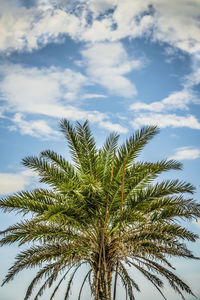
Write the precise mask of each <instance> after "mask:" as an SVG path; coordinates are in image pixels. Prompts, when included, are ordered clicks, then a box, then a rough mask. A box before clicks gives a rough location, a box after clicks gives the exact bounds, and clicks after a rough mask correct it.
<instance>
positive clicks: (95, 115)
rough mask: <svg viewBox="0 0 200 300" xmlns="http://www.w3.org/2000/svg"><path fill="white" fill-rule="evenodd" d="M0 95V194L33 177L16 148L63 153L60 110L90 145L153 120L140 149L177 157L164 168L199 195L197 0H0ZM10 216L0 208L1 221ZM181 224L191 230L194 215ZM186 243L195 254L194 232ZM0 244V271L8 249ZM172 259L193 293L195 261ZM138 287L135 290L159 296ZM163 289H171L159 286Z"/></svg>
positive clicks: (24, 278) (32, 183)
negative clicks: (172, 166)
mask: <svg viewBox="0 0 200 300" xmlns="http://www.w3.org/2000/svg"><path fill="white" fill-rule="evenodd" d="M0 103H1V106H0V134H1V139H0V149H1V161H0V192H1V196H5V195H7V194H10V193H14V192H17V191H20V190H23V189H32V188H34V187H36V186H38V182H37V178H36V176H35V174H33V173H32V172H30V171H29V170H25V169H24V168H23V167H22V166H21V164H20V161H21V159H22V158H23V157H25V156H27V155H38V154H39V152H40V151H41V150H44V149H49V148H50V149H53V150H55V151H57V152H59V153H61V154H64V155H65V156H66V157H67V158H68V159H70V158H69V154H68V151H67V148H66V143H65V141H64V139H63V137H62V135H61V133H60V132H59V128H58V122H59V120H60V118H68V119H69V120H71V121H72V122H73V121H75V120H79V121H84V120H85V119H88V120H89V121H90V124H91V128H92V130H93V132H94V135H95V137H96V141H97V144H98V145H101V144H102V142H103V141H104V139H105V137H106V135H108V134H109V132H110V131H117V132H119V133H120V134H121V141H123V140H125V138H126V137H127V136H129V135H130V134H131V133H132V132H133V131H134V130H136V129H139V128H141V127H142V126H146V125H154V124H156V125H158V126H159V127H160V128H161V132H160V134H159V136H157V137H156V138H155V139H154V140H153V141H152V142H151V143H150V144H149V145H148V146H147V147H146V149H145V150H144V152H143V153H142V155H141V157H140V158H141V159H143V160H149V161H156V160H159V159H163V158H174V159H178V160H180V161H181V162H182V163H183V166H184V168H183V171H181V172H172V173H168V174H166V175H165V178H177V177H178V178H180V179H182V180H185V181H189V182H191V183H192V184H194V185H195V186H196V187H197V192H196V194H195V195H194V198H195V199H197V200H198V201H199V192H200V189H199V184H200V182H199V169H200V143H199V140H200V139H199V136H200V109H199V108H200V2H199V0H176V1H172V0H163V1H159V0H143V1H140V0H134V1H132V0H124V1H120V0H88V1H85V0H82V1H70V0H31V1H22V0H21V1H20V0H1V2H0ZM18 218H19V216H15V215H14V214H13V215H11V214H10V215H8V214H7V215H5V214H2V213H1V216H0V220H1V228H5V227H6V226H8V225H9V224H12V223H14V222H15V221H16V220H17V219H18ZM187 226H188V227H189V228H191V229H192V230H194V231H195V232H199V230H200V223H198V222H195V223H191V224H188V225H187ZM190 248H191V249H193V250H194V252H195V253H196V255H199V251H198V248H199V242H198V243H197V244H196V245H190ZM0 251H1V252H0V254H1V258H3V259H2V261H3V263H2V267H1V274H0V279H2V278H3V276H4V275H5V274H6V271H7V269H8V267H9V265H10V264H11V261H13V259H14V256H15V255H16V253H17V251H18V249H17V247H7V248H2V249H0ZM175 265H176V266H177V272H178V274H179V275H180V276H181V278H183V279H185V281H186V282H188V283H191V286H192V288H193V290H194V292H196V294H197V295H200V290H199V279H200V272H199V270H200V264H199V263H197V262H190V261H182V260H178V261H177V260H176V261H175ZM32 275H33V273H32V272H27V271H26V272H24V273H22V275H20V277H19V278H17V279H16V280H15V281H14V282H12V283H11V284H9V285H7V286H5V287H3V288H1V294H2V295H3V296H2V297H1V299H2V300H12V299H16V300H21V299H22V298H23V295H24V291H25V288H26V286H27V284H28V282H29V280H30V279H31V276H32ZM138 276H139V275H138ZM139 281H142V279H141V278H140V277H139ZM77 284H78V280H77ZM143 284H144V282H143V281H142V285H143ZM145 287H146V289H145V290H144V293H143V294H141V295H139V296H138V299H141V300H144V299H146V297H148V299H150V300H151V299H154V300H158V299H160V296H159V294H157V292H154V291H153V290H152V288H151V287H149V286H148V284H147V283H146V282H145ZM166 294H167V295H169V297H170V299H172V300H176V299H177V295H175V294H174V293H173V294H172V293H171V292H170V289H169V288H168V287H166ZM45 297H47V296H45ZM45 297H44V298H43V299H48V297H47V298H45ZM73 297H74V298H73ZM121 297H123V296H121ZM72 299H76V298H75V294H74V296H73V294H72ZM85 299H88V298H87V295H86V292H85ZM187 300H190V298H187Z"/></svg>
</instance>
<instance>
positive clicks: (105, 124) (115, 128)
mask: <svg viewBox="0 0 200 300" xmlns="http://www.w3.org/2000/svg"><path fill="white" fill-rule="evenodd" d="M99 126H100V127H102V128H105V129H107V130H109V131H111V132H118V133H127V132H128V129H127V128H126V127H124V126H122V125H120V124H118V123H112V122H110V121H101V122H99Z"/></svg>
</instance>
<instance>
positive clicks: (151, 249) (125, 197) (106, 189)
mask: <svg viewBox="0 0 200 300" xmlns="http://www.w3.org/2000/svg"><path fill="white" fill-rule="evenodd" d="M60 128H61V131H62V132H63V134H64V136H65V138H66V140H67V142H68V146H69V149H70V152H71V156H72V160H73V163H72V164H71V163H69V162H68V161H66V160H65V158H64V157H62V156H61V155H58V154H57V153H55V152H54V151H51V150H46V151H42V152H41V153H40V156H39V157H32V156H29V157H26V158H24V159H23V160H22V162H23V165H24V166H26V167H28V168H30V169H32V170H34V171H36V172H37V174H38V176H39V178H40V181H41V182H44V183H47V184H48V185H49V186H50V189H42V188H40V189H35V190H33V191H31V192H28V191H22V192H20V193H17V194H14V195H12V196H8V197H6V198H4V199H1V200H0V207H1V208H2V209H3V210H4V211H5V212H12V211H14V212H17V213H19V212H20V213H22V214H23V215H26V214H28V213H31V214H32V217H31V218H30V217H29V218H27V220H23V221H21V222H19V223H17V224H15V225H13V226H10V227H8V228H7V229H6V230H4V231H2V232H1V234H2V235H3V237H2V239H1V245H5V244H12V243H18V244H19V245H24V244H26V243H30V242H32V246H31V247H30V248H28V249H27V250H23V251H21V252H20V253H19V254H18V255H17V257H16V260H15V262H14V264H13V266H12V267H11V268H10V269H9V272H8V274H7V275H6V277H5V280H4V282H3V284H5V283H7V282H9V281H11V280H12V279H13V278H14V277H15V275H17V274H18V272H20V271H21V270H23V269H26V268H33V267H35V266H40V270H39V271H38V273H37V274H36V277H35V278H34V279H33V281H32V282H31V283H30V285H29V287H28V289H27V292H26V295H25V298H24V300H26V299H29V298H30V296H31V295H32V292H33V289H34V288H35V286H36V285H37V284H38V283H39V282H40V281H41V280H42V279H44V282H43V284H42V286H41V287H40V289H39V291H38V292H37V294H36V296H35V298H34V299H35V300H37V299H39V297H40V296H41V295H42V294H43V292H44V290H45V288H46V287H47V286H51V285H52V284H53V283H54V282H55V281H56V280H58V277H59V278H60V281H57V285H56V286H55V289H54V291H53V294H52V296H51V298H50V299H53V297H54V295H55V294H56V292H57V290H58V288H59V287H60V285H61V284H62V282H63V281H64V280H65V279H66V278H68V285H67V288H66V292H65V296H64V299H65V300H66V299H68V298H69V292H70V288H71V284H72V281H73V279H74V276H75V274H76V272H77V271H78V269H79V267H80V266H82V265H83V264H87V265H88V266H89V269H88V273H87V274H85V277H83V283H82V285H81V286H80V293H79V299H80V298H81V292H82V289H83V286H84V284H85V282H86V281H87V280H88V281H89V284H90V287H91V293H92V295H93V297H94V299H96V300H98V299H99V300H100V299H106V300H107V299H111V287H112V279H113V276H112V275H113V274H116V276H117V275H118V277H119V278H120V279H121V281H122V284H123V287H124V289H125V291H126V295H127V297H128V298H129V299H130V300H134V299H135V292H134V290H136V291H139V290H140V289H139V286H138V284H137V283H136V282H135V281H134V280H133V279H132V278H131V276H130V274H129V271H128V270H129V269H130V268H129V267H133V268H136V269H137V270H139V271H140V272H141V273H142V274H143V275H144V276H145V277H146V278H147V279H148V280H149V281H150V282H151V283H152V284H153V285H154V286H155V288H156V289H157V290H158V291H159V292H160V294H161V295H162V297H163V298H164V299H166V297H165V296H164V294H163V292H162V287H163V281H162V279H161V278H160V276H161V277H164V278H165V279H167V281H168V282H169V284H170V285H171V287H172V288H173V289H174V290H175V291H176V292H177V293H178V294H180V295H181V296H182V298H183V299H185V298H184V292H186V293H189V294H191V295H193V293H192V291H191V289H190V287H189V286H188V285H187V284H185V283H184V282H183V281H182V280H181V279H180V278H178V277H177V276H176V275H175V274H174V272H172V271H171V270H170V269H173V267H172V265H171V264H170V262H169V261H168V259H169V258H170V257H184V258H191V259H197V258H196V257H195V256H194V255H193V254H192V253H191V251H190V250H189V249H188V248H187V246H186V245H185V241H191V242H194V241H196V239H197V238H198V236H197V235H196V234H194V233H193V232H191V231H189V230H188V229H186V228H184V227H183V226H182V223H180V222H179V221H180V220H188V219H193V218H197V217H199V216H200V205H199V204H198V203H196V202H195V201H194V200H193V199H191V198H187V197H184V194H185V193H186V194H193V193H194V191H195V188H194V186H192V185H191V184H189V183H186V182H182V181H179V180H165V181H159V182H157V183H156V182H155V180H156V178H157V177H158V175H160V174H161V173H162V172H166V171H170V170H181V168H182V165H181V164H180V163H179V162H177V161H174V160H162V161H158V162H154V163H150V162H140V161H138V159H137V160H136V158H137V157H138V155H139V154H140V152H141V150H142V149H143V147H144V146H145V145H146V144H147V143H148V142H149V141H150V140H151V139H152V138H153V137H154V136H155V135H156V134H157V133H158V131H159V130H158V128H157V127H154V126H150V127H145V128H142V129H141V130H138V131H137V132H136V133H135V134H133V135H132V136H131V137H130V138H129V139H127V140H126V141H125V143H124V144H122V145H121V146H118V139H119V136H118V135H117V134H115V133H111V134H110V135H109V136H108V138H107V139H106V141H105V143H104V145H103V146H102V147H101V148H100V149H97V148H96V144H95V140H94V137H93V135H92V133H91V131H90V128H89V125H88V122H87V121H86V122H85V123H84V124H83V125H81V124H80V123H79V122H76V124H75V126H72V125H71V123H70V122H69V121H67V120H66V119H63V120H61V122H60ZM69 273H70V274H71V275H70V277H68V274H69ZM61 275H62V276H61ZM60 276H61V277H60ZM116 278H117V277H116Z"/></svg>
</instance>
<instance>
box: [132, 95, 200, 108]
mask: <svg viewBox="0 0 200 300" xmlns="http://www.w3.org/2000/svg"><path fill="white" fill-rule="evenodd" d="M197 102H198V100H197V97H196V95H195V93H194V92H193V91H192V90H187V89H183V90H182V91H178V92H173V93H171V94H170V95H169V96H168V97H166V98H164V99H163V100H161V101H157V102H152V103H150V104H147V103H144V102H136V103H133V104H132V105H131V106H130V108H131V109H132V110H134V111H141V110H146V111H152V112H165V111H172V110H177V109H179V110H189V107H188V104H190V103H197Z"/></svg>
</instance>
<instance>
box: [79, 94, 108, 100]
mask: <svg viewBox="0 0 200 300" xmlns="http://www.w3.org/2000/svg"><path fill="white" fill-rule="evenodd" d="M107 97H108V96H106V95H102V94H84V95H82V96H81V98H82V99H95V98H107Z"/></svg>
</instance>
